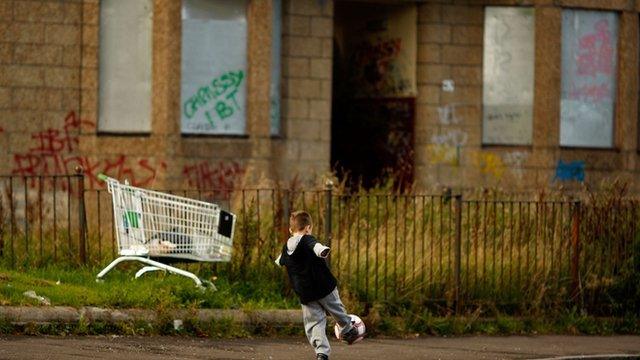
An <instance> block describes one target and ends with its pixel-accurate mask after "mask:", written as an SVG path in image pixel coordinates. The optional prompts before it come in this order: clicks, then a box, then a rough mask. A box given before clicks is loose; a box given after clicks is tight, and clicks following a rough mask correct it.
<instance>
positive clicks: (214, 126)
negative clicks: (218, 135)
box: [204, 110, 216, 129]
mask: <svg viewBox="0 0 640 360" xmlns="http://www.w3.org/2000/svg"><path fill="white" fill-rule="evenodd" d="M204 115H205V116H206V117H207V122H209V124H210V125H211V127H212V128H214V129H215V128H216V124H215V123H214V122H213V118H212V117H211V113H209V111H208V110H207V111H205V112H204Z"/></svg>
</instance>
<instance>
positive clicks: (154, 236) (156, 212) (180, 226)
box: [97, 174, 236, 288]
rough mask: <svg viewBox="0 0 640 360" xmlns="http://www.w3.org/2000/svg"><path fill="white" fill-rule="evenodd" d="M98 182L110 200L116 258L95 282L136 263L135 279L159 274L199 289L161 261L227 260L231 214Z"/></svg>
mask: <svg viewBox="0 0 640 360" xmlns="http://www.w3.org/2000/svg"><path fill="white" fill-rule="evenodd" d="M99 178H100V179H101V180H103V181H105V182H106V183H107V189H108V191H109V193H110V194H111V197H112V201H113V215H114V221H115V228H116V238H117V241H118V254H119V255H120V256H119V257H118V258H117V259H115V260H114V261H113V262H111V263H110V264H109V265H108V266H107V267H106V268H104V269H103V270H102V271H101V272H100V273H99V274H98V276H97V278H98V280H100V279H102V278H103V277H104V276H105V275H106V274H107V273H108V272H109V271H110V270H112V269H113V268H114V267H115V266H116V265H117V264H119V263H120V262H123V261H139V262H142V263H144V264H147V265H148V266H145V267H144V268H142V269H141V270H140V271H138V272H137V273H136V278H138V277H140V276H141V275H142V274H144V273H146V272H148V271H156V270H164V271H169V272H171V273H174V274H179V275H183V276H186V277H189V278H191V279H193V280H194V281H195V283H196V284H197V285H198V286H202V284H203V281H204V280H201V279H199V278H198V277H197V276H196V275H195V274H193V273H191V272H188V271H185V270H182V269H178V268H176V267H173V266H170V265H168V264H166V263H168V262H172V263H173V262H223V261H230V260H231V250H232V248H233V232H234V228H235V222H236V216H235V215H234V214H232V213H230V212H227V211H224V210H222V209H220V207H219V206H218V205H216V204H212V203H208V202H204V201H198V200H193V199H189V198H185V197H180V196H176V195H171V194H166V193H162V192H158V191H152V190H146V189H142V188H138V187H134V186H130V185H128V184H127V183H126V182H125V183H124V184H122V183H120V182H118V180H116V179H113V178H110V177H107V176H105V175H102V174H100V175H99ZM210 285H213V284H210ZM214 288H215V287H214Z"/></svg>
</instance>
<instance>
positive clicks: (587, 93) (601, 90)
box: [569, 84, 610, 102]
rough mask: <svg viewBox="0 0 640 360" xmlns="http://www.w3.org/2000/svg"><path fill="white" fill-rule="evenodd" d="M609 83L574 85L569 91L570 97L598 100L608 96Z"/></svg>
mask: <svg viewBox="0 0 640 360" xmlns="http://www.w3.org/2000/svg"><path fill="white" fill-rule="evenodd" d="M609 90H610V88H609V84H599V85H583V86H580V87H575V85H574V86H573V88H572V89H571V91H570V92H569V97H570V98H571V99H582V100H591V101H594V102H600V101H603V100H605V99H607V98H608V97H609Z"/></svg>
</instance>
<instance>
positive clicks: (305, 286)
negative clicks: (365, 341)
mask: <svg viewBox="0 0 640 360" xmlns="http://www.w3.org/2000/svg"><path fill="white" fill-rule="evenodd" d="M312 229H313V224H312V222H311V215H309V213H307V212H305V211H296V212H294V213H293V214H291V217H290V218H289V232H290V233H291V237H290V238H289V240H287V243H286V244H285V245H284V246H283V247H282V253H281V254H280V256H278V258H277V259H276V264H278V265H279V266H285V267H286V268H287V273H288V275H289V281H290V282H291V286H292V287H293V290H294V291H295V293H296V294H297V295H298V297H299V298H300V302H301V303H302V320H303V321H304V330H305V332H306V334H307V339H309V343H310V344H311V346H313V348H314V349H315V351H316V359H317V360H327V359H329V354H330V353H331V346H330V345H329V340H328V339H327V333H326V326H327V314H326V313H329V314H331V316H332V317H333V318H334V320H335V321H336V323H338V325H339V326H340V328H341V334H342V340H344V341H345V342H347V343H348V344H349V345H351V344H353V343H354V342H355V341H357V340H359V339H361V338H362V337H361V336H360V337H359V336H358V331H357V330H356V328H354V327H353V326H352V325H351V318H350V317H349V315H347V313H346V311H345V308H344V305H343V304H342V301H340V295H339V294H338V288H337V281H336V278H335V277H334V276H333V274H331V271H330V270H329V267H328V266H327V262H326V260H325V259H326V257H327V256H328V255H329V251H330V249H329V248H328V247H326V246H324V245H322V244H320V243H319V242H318V241H317V240H316V239H315V238H314V237H313V236H312V235H311V231H312Z"/></svg>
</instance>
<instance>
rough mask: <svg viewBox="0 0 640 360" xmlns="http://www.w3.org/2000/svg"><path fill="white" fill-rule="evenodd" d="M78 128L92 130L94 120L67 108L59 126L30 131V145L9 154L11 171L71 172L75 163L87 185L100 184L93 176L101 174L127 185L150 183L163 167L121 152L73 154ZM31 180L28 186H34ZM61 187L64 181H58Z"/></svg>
mask: <svg viewBox="0 0 640 360" xmlns="http://www.w3.org/2000/svg"><path fill="white" fill-rule="evenodd" d="M82 129H91V130H93V129H95V123H93V122H91V121H88V120H85V119H81V118H80V117H78V116H77V115H76V113H75V112H74V111H70V112H69V113H68V114H67V115H66V117H65V119H64V125H63V126H62V128H47V129H45V130H43V131H39V132H35V133H32V134H31V140H32V144H31V145H32V146H31V147H30V148H29V150H28V151H26V152H24V153H16V154H14V155H13V169H12V174H14V175H20V176H36V175H44V176H47V175H60V174H73V173H74V172H75V170H74V169H75V168H76V167H77V166H81V167H82V168H83V169H84V174H85V176H86V179H88V184H87V185H88V186H89V187H90V188H94V187H99V186H102V182H101V181H99V180H98V178H97V175H98V174H99V173H104V174H107V175H109V176H113V177H115V178H119V179H125V178H126V179H128V180H129V182H130V183H131V185H134V186H146V185H149V184H151V183H152V182H153V180H154V179H155V177H156V174H157V172H158V170H161V169H165V168H166V164H165V163H164V162H163V161H154V160H152V159H148V158H142V159H138V160H137V161H136V160H130V159H128V157H127V156H125V155H117V156H113V157H110V158H103V159H92V158H90V157H88V156H84V155H78V154H76V152H77V150H78V148H79V143H80V139H79V133H80V132H81V130H82ZM35 181H36V180H35V179H32V183H31V186H35ZM61 186H63V189H64V186H65V185H64V184H62V185H61Z"/></svg>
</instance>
